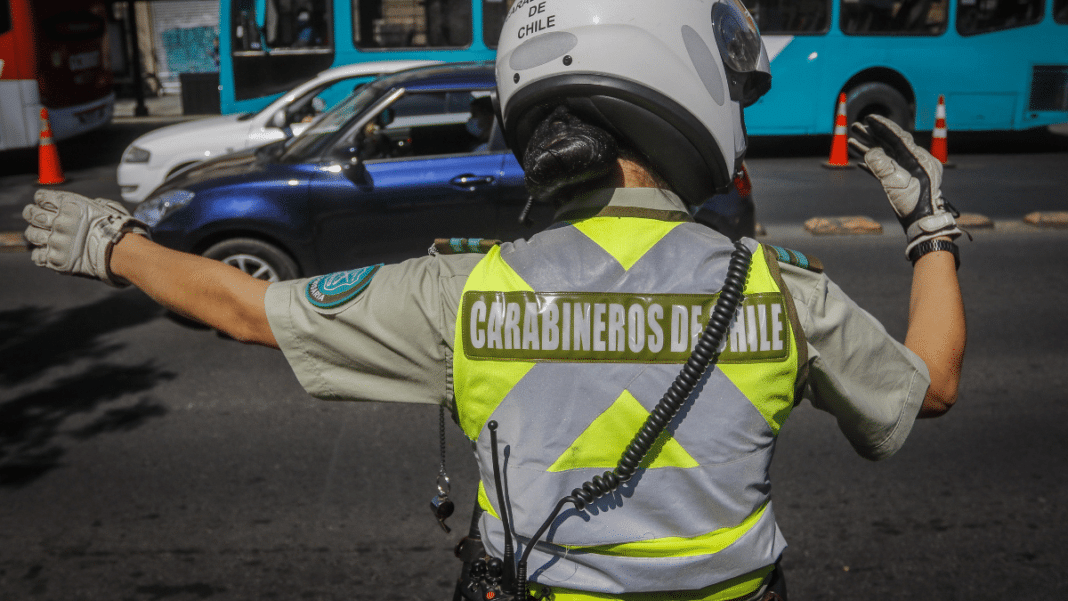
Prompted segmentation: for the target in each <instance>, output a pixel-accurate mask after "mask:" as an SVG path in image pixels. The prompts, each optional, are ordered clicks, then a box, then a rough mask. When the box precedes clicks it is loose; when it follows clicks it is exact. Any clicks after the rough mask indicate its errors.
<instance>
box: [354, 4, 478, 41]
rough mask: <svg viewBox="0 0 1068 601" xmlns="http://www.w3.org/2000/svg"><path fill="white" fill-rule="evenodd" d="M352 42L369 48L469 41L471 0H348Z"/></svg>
mask: <svg viewBox="0 0 1068 601" xmlns="http://www.w3.org/2000/svg"><path fill="white" fill-rule="evenodd" d="M352 36H353V43H355V44H356V47H357V48H359V49H361V50H367V49H373V48H395V49H396V48H450V47H451V48H459V47H466V46H470V45H471V0H352Z"/></svg>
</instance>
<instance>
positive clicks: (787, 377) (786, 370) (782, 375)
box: [716, 249, 797, 435]
mask: <svg viewBox="0 0 1068 601" xmlns="http://www.w3.org/2000/svg"><path fill="white" fill-rule="evenodd" d="M768 290H779V286H778V283H777V282H776V281H775V278H774V277H773V276H772V274H771V270H770V268H769V267H768V262H767V258H766V256H765V254H764V252H763V249H757V252H755V253H753V261H752V263H751V264H750V267H749V278H748V279H747V280H746V284H745V293H746V294H747V295H748V294H756V293H760V292H766V291H768ZM784 321H785V322H786V324H788V327H789V328H790V331H789V332H784V333H783V339H784V340H785V341H786V342H787V345H788V346H789V355H788V356H787V360H785V361H782V362H780V363H734V364H732V363H726V362H724V363H720V364H718V365H717V366H716V367H717V369H720V370H722V371H723V375H725V376H727V378H728V379H730V381H731V382H732V383H733V384H734V385H735V386H737V387H738V390H740V391H741V392H742V394H744V395H745V397H746V398H747V399H749V402H750V403H752V404H753V407H755V408H756V410H757V411H759V412H760V415H762V416H763V417H764V420H765V421H766V422H768V426H770V427H771V430H772V433H774V434H776V435H777V434H778V433H779V430H780V429H781V428H782V425H783V423H785V422H786V418H788V417H789V416H790V412H791V411H792V410H793V407H794V404H793V399H794V386H795V384H796V381H797V338H796V337H795V336H794V333H793V324H792V322H791V321H790V320H789V319H786V320H784Z"/></svg>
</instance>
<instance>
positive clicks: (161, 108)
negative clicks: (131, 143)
mask: <svg viewBox="0 0 1068 601" xmlns="http://www.w3.org/2000/svg"><path fill="white" fill-rule="evenodd" d="M136 108H137V100H136V99H134V98H118V99H116V100H115V117H114V120H115V121H117V122H119V123H122V122H127V121H130V120H133V121H137V122H141V123H143V122H146V121H148V120H152V119H166V120H168V121H175V120H189V119H200V118H202V117H210V116H211V115H185V114H183V113H182V97H181V96H180V95H178V94H168V95H164V96H146V97H145V108H146V109H148V115H147V116H143V117H139V116H135V115H134V110H135V109H136Z"/></svg>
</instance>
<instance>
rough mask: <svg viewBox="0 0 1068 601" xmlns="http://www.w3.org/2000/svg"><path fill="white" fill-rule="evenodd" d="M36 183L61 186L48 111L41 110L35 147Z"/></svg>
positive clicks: (61, 171)
mask: <svg viewBox="0 0 1068 601" xmlns="http://www.w3.org/2000/svg"><path fill="white" fill-rule="evenodd" d="M37 173H38V176H37V183H39V184H43V185H46V186H47V185H52V184H62V183H63V182H64V181H66V180H65V179H64V178H63V169H62V168H60V166H59V151H57V150H56V145H55V143H54V142H52V126H51V125H49V124H48V109H44V108H43V109H41V138H40V141H39V142H38V145H37Z"/></svg>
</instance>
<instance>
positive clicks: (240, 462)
mask: <svg viewBox="0 0 1068 601" xmlns="http://www.w3.org/2000/svg"><path fill="white" fill-rule="evenodd" d="M780 142H782V141H780ZM782 143H783V144H785V145H788V144H791V143H792V144H799V146H798V147H796V148H795V149H794V150H792V151H789V150H788V149H786V150H784V149H782V148H780V147H779V146H777V145H776V146H773V147H772V148H769V149H767V150H765V151H764V152H765V153H766V154H764V156H756V157H755V158H754V159H753V161H752V162H751V168H752V171H753V176H754V180H755V182H754V183H755V185H756V186H758V190H759V189H760V188H759V186H760V185H762V183H763V185H764V186H765V190H766V192H764V193H763V194H764V196H759V197H758V198H760V199H763V198H768V199H769V200H768V202H767V203H765V204H762V205H761V206H762V207H765V206H766V209H764V208H762V213H761V219H762V220H764V221H766V223H767V229H768V234H767V237H766V238H764V240H768V241H774V242H775V243H778V244H782V245H785V246H788V247H792V248H798V249H801V250H803V251H805V252H808V253H810V254H812V255H815V256H818V257H820V258H821V259H822V260H823V261H824V262H825V263H826V264H827V267H828V272H829V273H830V274H831V276H832V277H833V278H834V279H835V281H836V282H838V283H839V284H840V285H841V286H842V287H843V288H844V289H845V290H847V291H848V292H849V293H850V294H851V295H852V296H853V297H854V298H855V299H856V300H857V301H858V302H859V303H860V304H861V305H862V306H864V307H866V308H867V309H868V310H869V311H871V312H872V313H873V314H874V315H875V316H876V317H878V318H879V319H880V320H882V321H883V323H884V324H886V326H887V329H888V330H889V331H890V332H891V333H892V334H894V335H897V336H899V337H900V336H901V335H902V334H903V332H904V329H905V324H906V320H907V300H908V282H909V277H910V273H909V272H910V268H909V266H908V263H907V262H906V261H905V260H904V259H903V258H902V256H901V253H902V248H901V247H902V240H901V239H900V235H899V233H898V232H897V231H896V230H891V229H889V228H890V226H893V227H894V228H896V227H897V226H896V224H894V223H886V226H887V232H886V233H885V234H884V235H876V236H847V237H814V236H811V235H809V234H807V233H805V232H803V231H802V229H801V228H800V226H799V223H800V221H799V220H800V219H801V218H802V217H808V216H811V213H809V212H808V211H809V210H811V209H812V208H813V207H814V206H815V208H819V209H824V208H827V207H834V208H835V212H833V213H831V214H840V215H848V214H869V215H871V216H873V217H875V218H876V219H878V220H879V221H883V222H886V221H887V219H886V217H887V212H886V211H888V209H886V208H885V206H883V205H881V204H879V202H885V201H884V200H882V199H881V197H880V196H879V195H878V194H877V192H878V191H877V190H875V191H874V192H873V191H872V189H871V186H873V185H874V182H871V181H869V180H867V179H866V176H864V174H862V173H860V172H859V171H857V170H853V171H850V172H831V171H824V170H822V169H821V168H819V167H818V166H815V167H813V163H814V162H815V161H813V158H814V156H813V155H814V154H815V152H816V149H815V148H813V149H812V151H811V152H808V153H806V152H805V150H804V147H805V144H808V143H810V142H804V141H802V142H798V141H785V142H782ZM1061 143H1062V140H1061V139H1060V138H1056V137H1053V138H1049V141H1048V144H1049V145H1048V146H1045V147H1043V148H1042V149H1040V150H1034V148H1033V146H1032V145H1030V144H1026V145H1024V146H1023V147H1021V148H1017V149H1015V150H1013V149H1012V148H1009V147H1007V146H1006V145H1005V144H999V145H997V148H996V150H997V152H987V151H984V150H982V149H978V150H976V151H975V152H972V153H963V152H962V153H960V154H959V155H953V154H951V158H952V159H954V160H956V162H957V164H958V166H957V167H956V168H955V170H951V171H948V172H947V186H946V190H947V196H949V195H950V190H953V192H952V196H951V199H952V200H957V199H958V198H967V202H968V203H969V205H970V206H967V208H965V207H962V210H976V209H974V208H973V207H975V206H976V204H977V205H978V206H980V207H998V206H1003V205H1005V204H1006V203H1007V202H1008V200H1007V199H1012V201H1013V204H1012V205H1011V207H1008V208H1005V213H1004V215H1003V217H1001V216H999V219H1001V220H1000V221H999V223H998V227H997V228H996V229H994V230H979V231H976V232H974V236H975V240H974V241H973V242H962V259H963V265H962V267H961V271H960V277H961V285H962V289H963V291H964V294H965V300H966V304H967V307H968V318H969V330H970V332H969V346H968V351H967V356H966V360H965V371H964V379H963V383H962V389H961V396H960V400H959V403H958V406H957V407H956V408H954V409H953V411H952V412H950V414H949V415H947V416H946V417H943V418H940V419H938V420H929V421H923V422H920V423H917V425H916V426H915V428H914V429H913V432H912V434H911V436H910V439H909V441H908V442H907V444H906V445H905V448H904V449H903V450H902V451H901V452H900V453H898V454H897V455H896V456H894V457H893V458H891V459H889V460H887V461H884V462H880V463H870V462H867V461H865V460H863V459H860V458H858V457H857V456H856V455H854V454H853V452H852V450H851V449H850V447H849V445H848V443H847V442H846V441H845V439H844V438H843V437H842V436H841V434H840V433H839V432H838V431H837V428H836V426H835V423H834V420H833V418H831V417H829V416H828V415H826V414H823V413H821V412H819V411H816V410H814V409H813V408H812V407H811V406H810V405H808V404H807V403H803V404H802V405H801V406H800V407H799V408H797V409H796V410H795V412H794V414H793V415H792V416H791V418H790V420H789V421H788V422H787V425H786V427H785V428H784V429H783V431H782V434H781V437H780V441H781V442H780V445H779V448H778V452H777V456H776V460H775V465H774V467H773V481H774V483H775V490H774V493H773V494H774V498H775V502H776V505H777V507H778V509H777V514H778V516H779V520H780V525H781V527H782V530H783V532H784V534H785V536H786V538H787V540H788V541H789V542H790V545H791V546H790V547H789V548H788V549H787V551H786V555H785V557H784V566H785V568H786V571H787V580H788V582H789V586H790V591H791V599H793V600H795V601H796V600H804V599H886V600H898V599H901V600H908V601H915V600H917V599H939V600H943V599H947V600H949V599H960V600H969V601H972V600H986V599H989V600H994V599H998V600H1000V599H1005V598H1013V599H1015V598H1052V599H1058V598H1068V576H1066V575H1065V570H1064V567H1063V566H1065V565H1068V552H1066V551H1065V548H1064V545H1063V541H1064V540H1065V539H1066V537H1068V515H1066V512H1068V490H1066V488H1068V485H1066V484H1065V480H1064V478H1062V477H1061V473H1062V472H1063V467H1062V466H1063V465H1064V464H1065V463H1066V461H1068V444H1066V443H1065V440H1064V436H1063V435H1062V433H1061V427H1060V426H1061V424H1063V423H1065V421H1066V418H1068V415H1066V413H1068V405H1066V403H1065V400H1066V399H1065V393H1064V390H1065V388H1066V384H1068V375H1066V374H1068V342H1066V341H1065V336H1066V333H1068V315H1066V312H1065V311H1064V309H1063V305H1064V302H1065V299H1068V279H1066V278H1065V277H1064V274H1065V269H1064V267H1063V261H1062V259H1061V257H1063V256H1064V255H1065V254H1066V253H1068V231H1065V230H1053V231H1049V230H1040V229H1036V228H1031V227H1027V226H1023V225H1021V224H1019V217H1020V216H1022V215H1023V214H1025V213H1026V212H1028V211H1030V210H1037V209H1036V208H1035V207H1036V205H1040V206H1049V207H1050V209H1049V210H1068V207H1066V206H1065V204H1068V203H1066V202H1065V200H1064V197H1063V189H1064V184H1065V183H1066V182H1068V174H1066V173H1065V172H1064V170H1063V165H1064V164H1065V163H1064V157H1065V151H1064V150H1063V149H1061V147H1060V146H1059V145H1060V144H1061ZM110 144H112V145H113V146H115V147H117V146H119V144H116V143H114V142H110ZM813 144H814V143H813ZM950 144H951V153H953V152H954V150H953V149H954V148H955V147H954V146H953V141H952V139H951V142H950ZM985 147H986V146H985V145H983V148H985ZM119 151H120V152H121V149H120V150H119ZM760 152H761V150H760V148H759V145H757V146H756V147H755V148H754V154H755V155H758V154H759V153H760ZM791 153H792V154H791ZM72 160H73V159H72ZM93 162H94V161H88V164H86V165H82V166H80V167H78V168H74V167H71V168H69V169H70V171H71V174H72V175H73V177H72V180H71V182H70V185H71V186H77V185H84V186H86V188H84V189H86V190H91V189H95V188H92V186H107V185H113V183H112V184H109V183H108V181H107V169H113V164H112V165H100V164H92V163H93ZM1058 165H1059V166H1060V167H1059V168H1058V167H1057V166H1058ZM1021 170H1023V172H1025V173H1027V174H1029V175H1028V177H1030V178H1032V179H1030V180H1028V181H1022V179H1021V178H1020V177H1019V174H1020V173H1021ZM112 173H113V171H112ZM29 177H32V176H30V175H27V174H25V173H22V174H20V173H14V174H11V173H9V174H8V175H6V176H0V186H3V187H2V188H0V194H6V193H8V192H9V191H10V190H11V186H12V185H13V184H12V183H11V182H12V181H13V179H12V178H15V179H16V180H17V179H18V178H22V179H26V178H29ZM112 177H113V176H112ZM951 178H953V179H956V181H952V179H951ZM991 182H993V183H991ZM995 184H996V185H995ZM15 185H17V184H15ZM1021 186H1022V187H1023V188H1025V189H1026V190H1028V194H1026V195H1021V194H1011V192H1012V191H1013V190H1017V191H1018V190H1019V188H1020V187H1021ZM30 187H31V188H32V186H30ZM72 189H75V188H72ZM758 194H760V192H758ZM811 195H816V197H817V199H818V200H819V202H818V203H817V204H816V205H813V204H811V203H812V202H813V201H811V200H803V201H802V200H796V199H798V198H807V197H809V196H811ZM1021 197H1023V198H1024V199H1025V201H1021V200H1020V198H1021ZM3 198H5V197H3V196H0V199H3ZM8 198H10V197H8ZM1050 198H1052V199H1053V200H1048V199H1050ZM771 199H773V200H771ZM1057 199H1060V201H1059V203H1058V202H1057ZM876 201H879V202H876ZM802 202H807V203H810V204H808V205H805V204H800V203H802ZM1047 202H1048V203H1049V204H1048V205H1042V204H1041V203H1047ZM960 204H964V202H963V201H958V205H960ZM12 206H14V205H13V204H12V203H11V202H6V204H5V202H0V210H3V211H8V210H9V209H10V208H11V207H12ZM1003 208H1004V207H1003ZM985 210H992V209H985ZM790 211H796V215H793V214H791V213H790ZM880 211H881V213H880ZM774 215H786V217H782V218H781V219H779V218H772V216H774ZM889 221H891V222H892V219H890V220H889ZM2 229H3V228H0V230H2ZM0 274H3V278H4V285H3V286H0V599H5V600H6V599H18V600H21V599H43V600H56V601H60V600H61V601H72V600H74V601H76V600H83V599H84V600H105V599H106V600H109V601H110V600H115V599H123V600H125V599H130V600H136V601H143V600H144V601H148V600H166V601H186V600H197V599H212V600H213V601H214V600H227V601H229V600H257V599H286V600H289V599H312V600H315V599H322V600H334V599H338V600H340V599H442V598H445V597H448V595H449V591H450V586H451V585H450V582H451V581H452V579H453V578H454V577H455V574H456V572H457V569H458V562H457V561H456V560H454V559H452V557H451V548H452V545H453V544H454V543H455V541H456V540H457V539H458V535H459V533H460V532H462V531H463V530H464V529H465V528H466V521H467V520H466V515H467V513H468V512H467V511H465V510H466V508H469V507H470V506H471V504H472V502H473V494H472V493H473V487H474V484H475V481H476V480H475V471H474V466H473V462H472V460H471V459H470V458H469V457H467V454H468V451H467V444H466V443H465V441H464V439H463V437H462V436H461V434H460V433H459V431H458V429H457V428H455V427H450V428H449V429H448V438H447V441H448V445H447V458H448V468H449V472H450V474H451V475H452V478H453V491H454V492H453V498H454V499H455V501H456V503H457V506H458V507H459V510H458V511H457V515H456V516H454V517H453V518H452V519H451V520H450V522H451V523H452V525H453V526H454V530H453V533H452V534H451V535H446V534H445V533H443V532H442V531H441V530H440V529H438V527H437V525H436V522H435V521H434V520H433V518H432V517H431V515H430V510H429V508H428V503H429V500H430V498H431V497H432V495H433V493H434V480H435V475H436V473H437V467H438V441H437V418H438V415H437V411H436V409H434V408H432V407H423V406H389V405H377V404H356V403H331V402H323V401H316V400H313V399H311V398H310V397H308V396H307V395H306V394H305V393H304V392H303V391H302V390H301V388H300V386H299V385H298V384H297V382H296V380H295V378H294V376H293V375H292V372H291V371H290V370H289V368H288V366H287V365H286V363H285V360H284V358H283V357H282V356H281V355H280V354H279V353H277V352H275V351H271V350H268V349H263V348H258V347H249V346H243V345H240V344H238V343H235V342H233V341H231V340H228V339H225V338H223V337H220V336H218V335H216V334H215V333H213V332H211V331H207V330H203V329H197V328H193V327H190V326H189V325H186V324H181V323H178V322H176V321H174V320H172V319H169V318H168V317H167V315H166V314H165V313H164V312H163V311H162V310H161V309H159V308H158V307H157V306H155V305H154V304H153V303H152V302H151V301H149V300H148V299H147V298H146V297H145V296H144V295H142V294H141V293H139V292H137V291H135V290H122V291H118V290H112V289H109V288H107V287H105V286H102V285H100V284H98V283H95V282H91V281H86V280H79V279H72V278H62V277H59V276H56V275H54V274H51V273H49V272H46V271H45V270H41V269H38V268H35V267H33V266H32V265H31V264H30V262H29V260H28V257H27V256H26V255H25V254H24V253H4V254H0Z"/></svg>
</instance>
